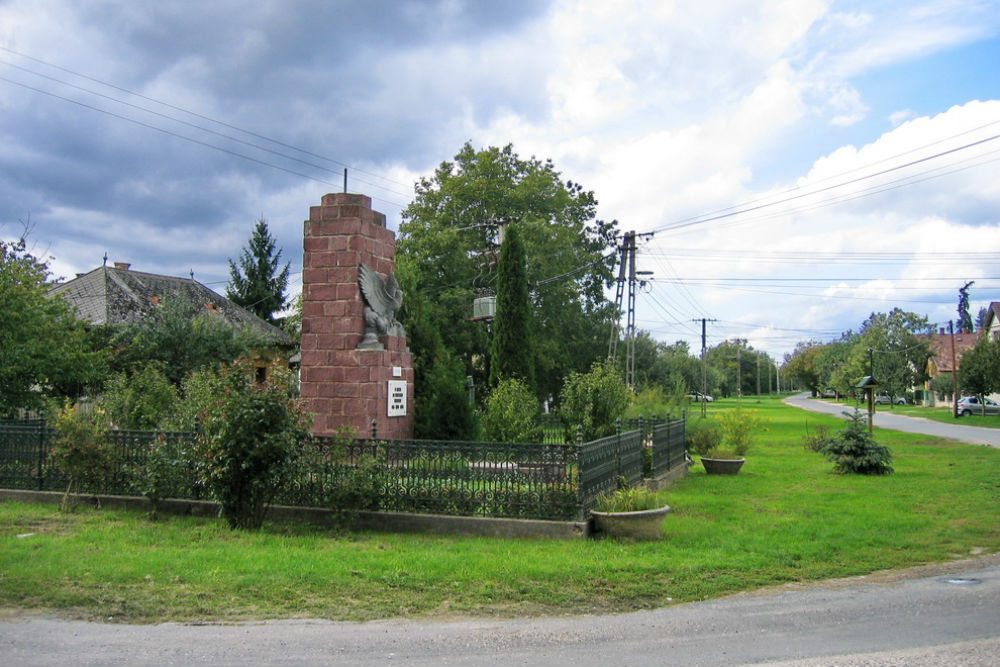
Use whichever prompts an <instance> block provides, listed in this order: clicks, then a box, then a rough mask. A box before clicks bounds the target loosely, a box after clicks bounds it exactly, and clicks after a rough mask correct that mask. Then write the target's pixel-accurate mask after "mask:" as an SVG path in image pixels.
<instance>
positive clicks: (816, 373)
mask: <svg viewBox="0 0 1000 667" xmlns="http://www.w3.org/2000/svg"><path fill="white" fill-rule="evenodd" d="M822 350H823V344H822V343H820V342H819V341H814V340H812V341H809V342H802V343H799V344H797V345H796V346H795V351H794V352H792V353H791V354H786V355H785V365H784V367H783V369H782V372H783V373H784V376H785V379H786V380H795V381H797V382H798V383H799V386H801V387H805V388H806V389H808V390H809V391H811V392H813V394H816V393H818V392H819V391H820V390H822V389H823V386H822V385H823V384H824V383H825V382H826V381H827V378H826V377H824V376H823V374H822V373H821V370H820V369H819V368H818V366H819V364H818V363H817V359H816V358H817V356H818V355H819V354H820V352H822Z"/></svg>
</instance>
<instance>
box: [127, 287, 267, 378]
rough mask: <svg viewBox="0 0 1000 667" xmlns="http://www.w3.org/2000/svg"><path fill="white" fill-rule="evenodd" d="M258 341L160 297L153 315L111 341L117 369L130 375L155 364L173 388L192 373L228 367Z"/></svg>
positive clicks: (213, 318)
mask: <svg viewBox="0 0 1000 667" xmlns="http://www.w3.org/2000/svg"><path fill="white" fill-rule="evenodd" d="M260 343H261V341H260V340H259V339H258V337H257V336H256V335H255V334H253V333H252V332H250V331H249V330H240V329H236V328H234V327H233V326H231V325H230V324H228V323H227V322H225V321H224V320H222V318H219V317H216V316H213V315H211V314H210V313H207V312H201V311H196V310H195V308H194V306H192V305H191V304H187V303H185V302H184V301H183V300H181V299H164V300H163V301H162V302H161V304H160V307H159V308H157V309H156V311H155V313H154V315H153V316H152V317H149V318H146V319H145V320H143V321H142V322H140V323H137V324H134V325H131V326H128V327H123V328H120V329H117V330H115V331H114V332H113V334H112V337H111V346H112V347H113V348H114V349H115V350H116V352H115V355H114V359H113V364H114V366H115V368H116V369H118V370H120V371H124V372H127V373H134V372H136V371H138V370H140V369H141V368H143V367H145V366H147V365H148V364H149V363H150V362H155V363H158V364H159V365H160V368H161V369H162V370H163V373H164V375H166V377H167V379H169V380H170V382H172V383H173V384H175V385H176V384H180V383H181V381H182V380H183V378H184V377H185V376H186V375H188V374H189V373H191V372H193V371H197V370H200V369H203V368H215V367H217V366H219V365H220V364H225V363H231V362H232V361H234V360H235V359H238V358H240V357H242V356H245V355H246V354H247V352H249V350H250V349H251V348H253V347H255V346H258V345H259V344H260Z"/></svg>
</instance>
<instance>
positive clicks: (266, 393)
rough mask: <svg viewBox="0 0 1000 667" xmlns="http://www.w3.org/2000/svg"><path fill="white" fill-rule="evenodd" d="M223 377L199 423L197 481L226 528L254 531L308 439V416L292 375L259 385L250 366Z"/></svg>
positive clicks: (237, 369)
mask: <svg viewBox="0 0 1000 667" xmlns="http://www.w3.org/2000/svg"><path fill="white" fill-rule="evenodd" d="M276 375H277V374H276ZM221 379H222V383H223V388H224V391H223V393H222V394H221V395H220V396H218V397H217V400H216V402H215V403H214V404H213V405H212V406H211V407H210V408H209V409H208V411H207V412H206V413H205V414H204V415H203V417H202V419H201V425H202V433H201V434H200V436H199V438H198V445H197V449H198V451H197V455H196V460H197V465H198V473H199V478H200V480H201V481H202V483H204V484H205V486H206V487H208V489H209V490H210V491H211V492H212V495H213V496H214V497H215V498H216V499H217V500H218V501H219V502H220V503H221V505H222V514H223V516H224V517H225V518H226V520H227V521H228V522H229V525H230V527H232V528H244V529H256V528H259V527H260V526H261V524H262V523H263V521H264V513H265V511H266V510H267V506H268V504H269V503H270V501H271V498H272V497H273V496H274V494H275V493H276V492H277V491H278V489H279V488H280V486H281V485H282V483H283V482H284V481H285V479H286V478H287V476H288V473H289V472H290V468H291V465H292V463H293V462H294V460H295V458H296V456H297V455H298V452H299V449H300V444H301V443H302V442H303V441H304V440H305V439H306V437H307V436H308V430H307V423H306V418H305V415H304V414H303V413H302V411H301V409H300V406H299V405H298V404H297V402H296V401H295V400H294V399H292V397H291V395H290V391H289V387H290V385H291V383H292V378H291V377H280V376H279V377H274V378H273V379H272V380H271V381H269V382H264V383H257V382H256V381H255V373H254V369H253V368H252V367H250V366H249V365H248V364H237V365H234V366H233V367H231V368H228V369H225V370H224V371H223V373H222V377H221Z"/></svg>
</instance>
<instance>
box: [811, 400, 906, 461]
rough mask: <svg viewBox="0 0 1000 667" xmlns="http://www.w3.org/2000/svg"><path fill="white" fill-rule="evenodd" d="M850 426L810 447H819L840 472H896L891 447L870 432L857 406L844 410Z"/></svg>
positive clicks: (815, 442)
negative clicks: (848, 410) (878, 440)
mask: <svg viewBox="0 0 1000 667" xmlns="http://www.w3.org/2000/svg"><path fill="white" fill-rule="evenodd" d="M844 414H845V415H847V416H848V418H849V420H848V422H847V426H845V427H844V428H843V429H842V430H840V431H837V432H836V433H834V434H833V435H832V436H830V437H827V438H825V439H823V440H821V441H814V442H813V443H812V444H811V447H812V448H814V449H818V450H819V452H820V453H821V454H823V456H824V457H825V458H826V460H827V461H830V462H831V463H833V468H834V470H835V471H836V472H838V473H843V474H848V473H852V474H857V475H888V474H891V473H892V472H893V468H892V451H890V449H889V448H888V447H886V446H884V445H880V444H878V443H877V442H875V439H874V438H873V437H872V436H871V435H869V433H868V424H867V422H866V420H865V417H864V415H862V414H861V413H860V412H859V411H858V410H855V411H854V413H853V414H851V413H847V412H845V413H844Z"/></svg>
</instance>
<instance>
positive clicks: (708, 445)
mask: <svg viewBox="0 0 1000 667" xmlns="http://www.w3.org/2000/svg"><path fill="white" fill-rule="evenodd" d="M684 437H685V440H686V441H687V450H688V452H690V453H692V454H697V455H698V456H709V455H711V453H712V452H713V451H715V450H716V449H717V448H718V447H719V445H721V444H722V429H721V428H720V427H719V424H718V423H716V422H715V421H714V420H712V419H698V420H691V421H688V422H687V426H686V429H685V433H684Z"/></svg>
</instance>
